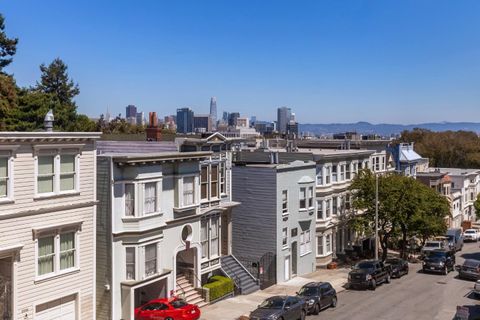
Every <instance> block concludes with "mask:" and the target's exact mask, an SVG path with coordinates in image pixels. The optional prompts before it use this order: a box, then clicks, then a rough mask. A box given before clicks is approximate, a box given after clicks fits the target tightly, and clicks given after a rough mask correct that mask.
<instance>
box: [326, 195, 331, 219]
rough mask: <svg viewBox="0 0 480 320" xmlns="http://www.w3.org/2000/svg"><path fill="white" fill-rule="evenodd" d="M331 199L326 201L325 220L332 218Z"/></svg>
mask: <svg viewBox="0 0 480 320" xmlns="http://www.w3.org/2000/svg"><path fill="white" fill-rule="evenodd" d="M330 202H331V201H330V199H327V200H325V219H328V218H330Z"/></svg>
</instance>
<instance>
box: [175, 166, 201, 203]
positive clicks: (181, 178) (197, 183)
mask: <svg viewBox="0 0 480 320" xmlns="http://www.w3.org/2000/svg"><path fill="white" fill-rule="evenodd" d="M192 177H193V204H189V205H186V204H184V203H183V200H184V199H183V182H184V178H192ZM177 179H178V180H177V181H178V191H177V192H178V196H177V199H178V207H179V208H192V207H195V206H198V205H199V200H200V197H201V195H200V194H199V190H200V189H199V188H200V175H199V174H194V173H192V174H184V175H181V176H179V177H178V178H177ZM204 201H205V200H204Z"/></svg>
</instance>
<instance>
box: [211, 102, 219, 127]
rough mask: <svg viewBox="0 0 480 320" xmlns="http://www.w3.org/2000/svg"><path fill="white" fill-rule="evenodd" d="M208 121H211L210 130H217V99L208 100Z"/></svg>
mask: <svg viewBox="0 0 480 320" xmlns="http://www.w3.org/2000/svg"><path fill="white" fill-rule="evenodd" d="M210 119H212V129H213V130H215V129H216V128H217V98H216V97H212V98H210Z"/></svg>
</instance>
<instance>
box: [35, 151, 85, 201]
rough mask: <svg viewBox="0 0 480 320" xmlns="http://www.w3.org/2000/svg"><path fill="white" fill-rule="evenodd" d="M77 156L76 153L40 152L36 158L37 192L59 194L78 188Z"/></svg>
mask: <svg viewBox="0 0 480 320" xmlns="http://www.w3.org/2000/svg"><path fill="white" fill-rule="evenodd" d="M77 158H78V156H77V154H75V153H54V152H40V154H39V155H38V156H37V159H36V168H37V177H36V183H37V190H36V192H37V194H40V195H48V194H59V193H65V192H71V191H75V190H77V184H78V181H77V180H78V163H77Z"/></svg>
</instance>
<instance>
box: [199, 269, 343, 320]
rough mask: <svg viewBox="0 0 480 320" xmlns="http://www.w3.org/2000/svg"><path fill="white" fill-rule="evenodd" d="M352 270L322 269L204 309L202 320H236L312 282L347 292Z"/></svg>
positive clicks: (292, 293) (293, 293)
mask: <svg viewBox="0 0 480 320" xmlns="http://www.w3.org/2000/svg"><path fill="white" fill-rule="evenodd" d="M349 271H350V269H344V268H340V269H335V270H327V269H320V270H317V271H315V272H313V273H310V274H307V275H303V276H301V277H296V278H293V279H292V280H289V281H287V282H283V283H279V284H276V285H273V286H271V287H269V288H267V289H265V290H258V291H256V292H253V293H251V294H249V295H239V296H236V297H234V298H231V299H226V300H223V301H220V302H217V303H215V304H213V305H209V306H206V307H204V308H202V317H201V318H200V319H201V320H236V319H238V318H239V317H240V316H242V315H247V316H248V314H249V313H250V311H253V310H255V309H256V308H257V306H258V305H259V304H260V303H261V302H262V301H263V300H265V299H266V298H268V297H271V296H275V295H295V292H297V291H298V290H300V288H301V287H302V286H303V285H304V284H306V283H308V282H312V281H328V282H330V283H331V284H332V286H333V287H334V288H335V290H337V292H341V291H343V290H345V288H344V285H345V284H346V283H347V280H348V272H349Z"/></svg>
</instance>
